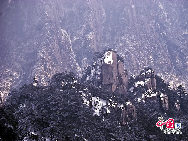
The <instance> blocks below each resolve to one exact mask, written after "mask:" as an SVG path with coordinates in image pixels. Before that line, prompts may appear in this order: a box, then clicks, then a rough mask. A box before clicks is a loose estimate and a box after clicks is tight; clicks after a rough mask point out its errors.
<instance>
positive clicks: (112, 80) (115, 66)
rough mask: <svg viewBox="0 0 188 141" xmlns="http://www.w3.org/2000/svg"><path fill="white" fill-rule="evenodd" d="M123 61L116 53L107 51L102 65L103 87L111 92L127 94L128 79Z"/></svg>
mask: <svg viewBox="0 0 188 141" xmlns="http://www.w3.org/2000/svg"><path fill="white" fill-rule="evenodd" d="M127 76H128V75H127V72H126V71H125V70H124V65H123V61H122V60H121V59H120V57H119V55H118V54H117V53H116V52H115V51H106V52H105V54H104V62H103V64H102V85H103V87H104V88H106V89H107V90H109V91H110V92H115V91H116V92H118V93H126V92H127V84H128V77H127Z"/></svg>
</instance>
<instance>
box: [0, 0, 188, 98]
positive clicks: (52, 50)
mask: <svg viewBox="0 0 188 141" xmlns="http://www.w3.org/2000/svg"><path fill="white" fill-rule="evenodd" d="M187 5H188V2H187V0H181V1H179V0H175V1H173V3H172V2H171V1H169V0H152V1H149V0H143V1H142V2H140V1H137V0H127V1H116V0H103V1H98V0H87V1H83V0H77V1H73V0H54V1H51V0H32V1H21V0H2V1H1V3H0V31H1V34H0V48H1V52H0V72H1V75H0V81H1V82H0V85H1V91H0V92H1V95H2V96H3V95H4V94H5V93H4V89H7V90H9V89H10V88H11V87H14V86H17V85H20V84H23V83H25V82H30V81H31V80H32V77H33V76H35V75H36V76H38V77H39V79H40V80H39V81H41V82H42V84H44V83H47V78H48V77H50V76H51V74H54V73H55V72H59V71H65V70H73V71H77V69H76V68H77V67H76V68H75V67H73V66H77V63H78V64H79V66H81V67H82V68H84V67H85V66H87V65H88V64H90V63H91V62H92V57H91V55H92V54H93V53H94V52H96V51H102V50H104V49H107V48H113V49H114V50H116V51H118V52H119V53H120V55H121V56H123V58H124V60H126V61H125V62H124V65H125V66H126V69H127V70H128V71H129V72H130V74H137V73H138V72H139V70H140V69H142V68H143V67H144V66H151V67H152V68H154V69H155V70H156V73H157V74H160V75H161V76H162V77H163V78H164V79H165V80H166V81H171V80H173V83H172V85H177V84H179V83H180V82H184V84H188V83H187V82H188V78H187V76H188V75H187V74H188V69H187V68H188V58H187V56H188V48H187V46H188V44H187V40H188V38H187V37H188V36H187V30H188V29H187V20H188V17H187V13H188V9H187V7H188V6H187ZM61 29H63V33H65V34H63V35H65V36H64V38H65V39H66V42H63V43H60V42H61V38H62V37H61V35H60V34H61V33H62V32H61ZM70 48H72V49H70ZM60 52H61V53H60ZM39 54H40V55H39ZM41 56H45V59H43V58H44V57H41ZM67 56H68V57H67ZM65 58H66V59H65ZM67 58H71V59H67ZM42 60H43V61H42ZM73 60H74V61H73ZM61 62H62V63H61ZM71 65H72V66H71ZM69 66H71V68H70V67H69ZM44 76H45V78H44ZM171 82H172V81H171ZM6 92H8V91H6Z"/></svg>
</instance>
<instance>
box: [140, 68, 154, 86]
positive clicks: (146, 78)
mask: <svg viewBox="0 0 188 141" xmlns="http://www.w3.org/2000/svg"><path fill="white" fill-rule="evenodd" d="M138 80H139V81H143V82H144V83H145V86H146V87H147V89H152V90H155V89H156V79H155V72H154V70H153V69H151V68H145V69H144V70H142V71H141V72H140V75H139V77H138Z"/></svg>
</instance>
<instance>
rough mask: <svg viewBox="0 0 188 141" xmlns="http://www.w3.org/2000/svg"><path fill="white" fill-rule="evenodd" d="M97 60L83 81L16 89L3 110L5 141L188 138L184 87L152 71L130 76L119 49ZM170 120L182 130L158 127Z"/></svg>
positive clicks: (67, 75) (62, 76)
mask: <svg viewBox="0 0 188 141" xmlns="http://www.w3.org/2000/svg"><path fill="white" fill-rule="evenodd" d="M94 58H95V60H94V61H93V65H91V66H88V68H86V70H85V71H84V73H83V76H82V77H79V76H77V75H75V74H74V73H72V72H64V73H57V74H55V75H53V77H52V78H51V80H50V82H49V84H48V85H46V86H42V84H41V83H40V82H39V81H38V80H36V79H34V81H33V83H30V84H25V85H23V86H22V87H20V88H17V89H14V90H12V91H11V93H10V94H9V96H8V98H7V100H6V101H5V102H4V103H3V104H2V105H1V107H0V129H3V130H1V132H0V140H28V141H29V140H31V141H34V140H49V141H51V140H52V141H53V140H63V141H64V140H65V141H68V140H71V141H72V140H73V141H74V140H81V141H82V140H83V141H85V140H88V141H92V140H99V141H100V140H101V141H104V140H106V141H108V140H117V141H124V140H182V141H186V140H187V139H188V138H187V133H188V126H187V125H188V122H187V118H188V113H187V111H188V106H187V102H188V95H187V93H186V91H185V88H184V87H183V86H181V85H180V86H178V87H177V88H171V87H170V86H169V84H167V83H165V81H164V80H163V79H162V78H161V77H160V76H158V75H157V74H156V73H155V71H154V70H153V69H152V68H149V67H147V68H144V69H143V70H141V71H140V74H139V75H137V76H131V77H128V74H127V71H126V70H125V69H124V67H123V60H122V58H121V57H120V56H119V55H118V54H117V52H115V51H113V50H107V51H104V52H102V53H98V54H96V56H95V57H94ZM104 72H105V73H104ZM160 119H163V120H160ZM169 119H172V120H174V122H175V124H176V123H181V125H182V128H180V129H176V128H175V129H169V128H165V129H164V127H163V126H162V127H163V128H161V126H160V124H158V123H159V122H162V121H164V120H165V125H164V126H165V127H167V126H169V125H168V122H169ZM158 120H160V121H158ZM166 122H167V123H166ZM163 124H164V123H163ZM156 125H158V126H159V127H160V128H158V127H157V126H156ZM173 125H174V123H173ZM169 134H171V135H169ZM172 134H174V135H172Z"/></svg>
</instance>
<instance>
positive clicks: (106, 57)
mask: <svg viewBox="0 0 188 141" xmlns="http://www.w3.org/2000/svg"><path fill="white" fill-rule="evenodd" d="M104 63H106V64H112V63H113V59H112V51H107V52H106V53H105V54H104Z"/></svg>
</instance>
